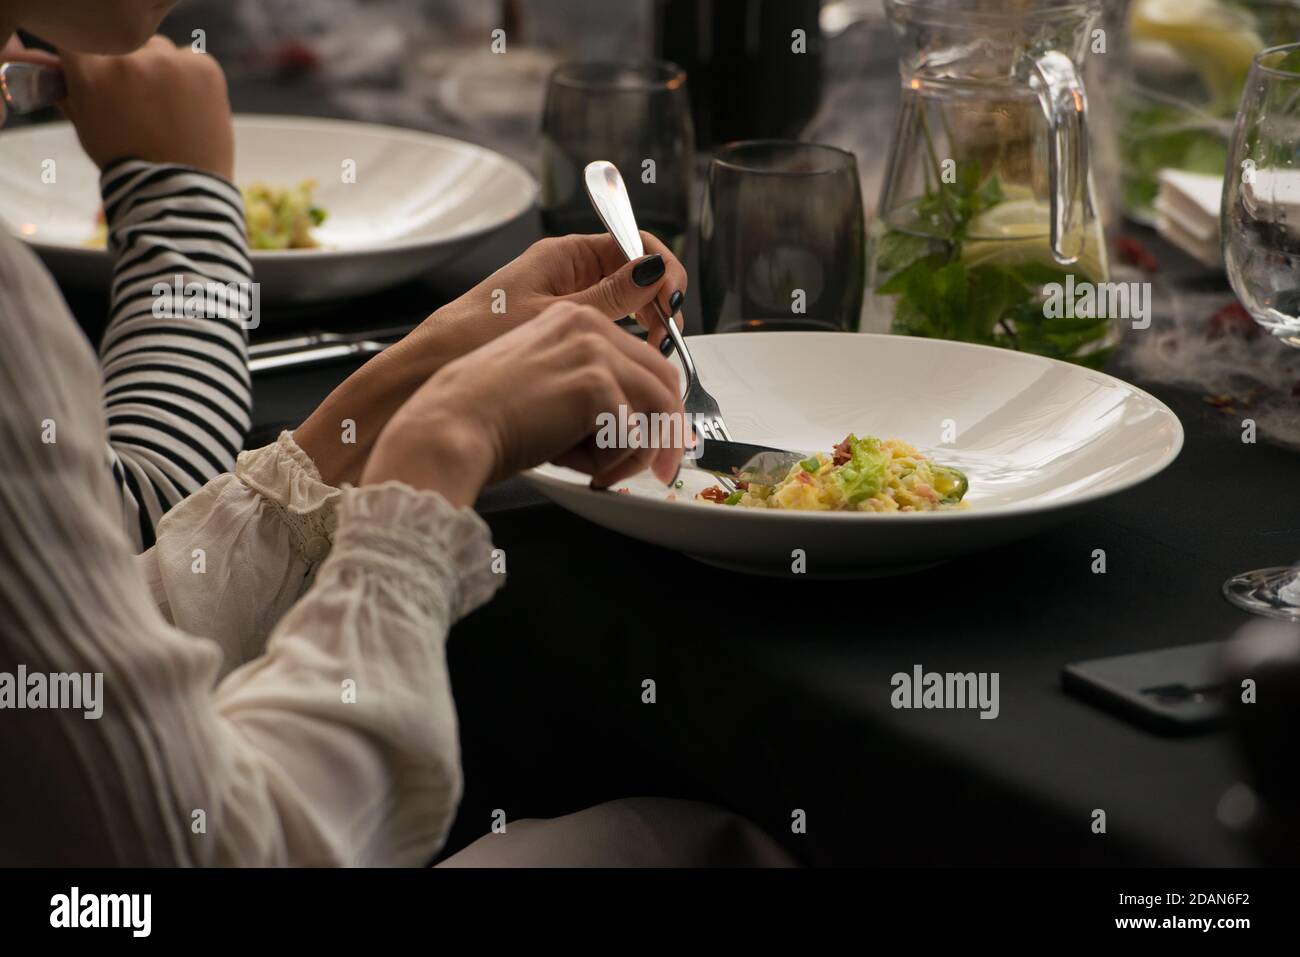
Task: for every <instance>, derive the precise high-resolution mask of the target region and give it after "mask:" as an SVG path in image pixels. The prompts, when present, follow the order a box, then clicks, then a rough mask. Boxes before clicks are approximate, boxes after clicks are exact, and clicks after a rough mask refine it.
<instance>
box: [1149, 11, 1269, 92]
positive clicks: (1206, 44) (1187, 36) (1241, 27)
mask: <svg viewBox="0 0 1300 957" xmlns="http://www.w3.org/2000/svg"><path fill="white" fill-rule="evenodd" d="M1128 27H1129V35H1130V36H1132V37H1133V38H1134V39H1138V40H1158V41H1160V42H1162V43H1166V44H1168V45H1169V46H1171V47H1173V49H1174V51H1175V52H1176V53H1178V55H1179V56H1180V57H1181V58H1182V59H1183V60H1184V61H1185V62H1186V63H1187V64H1188V65H1189V66H1191V67H1193V68H1194V69H1195V70H1196V71H1197V72H1198V73H1199V74H1200V75H1201V79H1202V81H1203V82H1204V83H1205V86H1206V88H1207V89H1208V90H1209V93H1210V95H1211V96H1212V97H1213V98H1214V99H1215V101H1216V104H1218V105H1220V106H1223V107H1227V106H1232V107H1235V106H1236V103H1237V98H1238V96H1239V95H1240V93H1241V87H1242V84H1244V83H1245V82H1246V73H1247V71H1249V70H1250V61H1251V60H1252V59H1253V58H1254V56H1255V54H1256V53H1258V52H1259V51H1260V50H1262V49H1263V48H1264V46H1265V44H1264V40H1263V39H1262V38H1261V37H1260V35H1259V33H1258V32H1256V30H1255V20H1254V18H1253V17H1252V16H1251V15H1250V13H1249V12H1247V11H1246V10H1244V9H1242V8H1240V7H1232V6H1228V5H1227V4H1225V3H1222V2H1220V0H1137V2H1136V3H1134V4H1133V7H1132V9H1131V10H1130V11H1129V21H1128Z"/></svg>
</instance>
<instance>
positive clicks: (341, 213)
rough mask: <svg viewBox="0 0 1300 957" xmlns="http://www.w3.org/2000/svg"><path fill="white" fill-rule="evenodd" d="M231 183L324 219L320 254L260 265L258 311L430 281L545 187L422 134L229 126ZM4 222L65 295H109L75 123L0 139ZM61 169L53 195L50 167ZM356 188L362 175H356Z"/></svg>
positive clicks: (295, 252) (343, 127)
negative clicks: (303, 196) (86, 291)
mask: <svg viewBox="0 0 1300 957" xmlns="http://www.w3.org/2000/svg"><path fill="white" fill-rule="evenodd" d="M235 154H236V155H235V181H236V182H237V183H239V184H240V185H241V186H246V185H248V184H250V183H254V182H264V183H267V184H269V185H272V186H289V185H293V184H296V183H298V182H300V181H302V180H304V179H315V180H316V181H317V184H318V185H317V189H316V199H317V202H318V203H319V205H320V206H322V207H324V208H325V209H326V211H327V212H328V219H327V220H326V222H325V223H324V224H323V225H322V226H320V227H319V228H318V229H317V230H316V231H315V235H316V238H317V239H318V240H319V241H320V243H321V244H322V248H320V249H291V250H271V251H254V252H253V254H252V261H253V269H254V273H255V279H256V280H257V281H258V282H260V283H261V284H262V285H261V296H262V301H263V302H264V303H268V304H275V305H283V304H292V303H307V302H321V301H327V300H331V299H341V298H349V297H353V296H358V295H362V294H364V293H368V292H374V291H376V290H379V289H383V288H385V287H387V286H391V285H394V284H396V283H399V282H402V281H404V280H407V279H411V278H413V277H415V276H417V275H420V274H422V273H426V272H428V271H429V270H433V269H436V268H437V267H438V266H439V265H440V264H442V263H445V262H447V261H448V260H450V259H451V258H453V257H454V256H457V255H459V254H460V253H462V252H464V251H465V250H466V249H467V248H468V247H469V246H471V245H472V244H473V243H474V242H475V241H477V240H479V239H482V238H483V237H485V236H487V235H488V234H490V233H492V232H493V231H495V230H497V229H499V228H501V227H502V226H504V225H505V224H507V223H509V222H510V221H511V220H513V219H515V218H516V217H518V216H520V215H522V214H523V213H524V212H526V211H527V210H528V209H529V208H530V207H531V206H532V205H533V203H534V202H535V200H536V196H537V183H536V181H535V180H534V179H533V178H532V176H531V175H529V173H528V172H527V171H526V170H525V169H524V168H523V167H522V166H520V165H519V164H518V163H516V162H514V161H513V160H510V159H507V158H506V157H504V156H501V155H500V154H499V153H494V152H492V151H491V150H487V149H483V148H482V147H479V146H474V145H473V144H470V143H463V142H461V141H459V140H454V139H449V138H447V137H445V136H435V135H433V134H430V133H422V132H418V131H415V130H404V129H396V128H394V127H387V126H376V125H373V124H369V123H353V122H348V121H345V120H322V119H304V118H299V117H289V116H237V117H235ZM0 156H2V157H3V159H4V161H3V162H2V163H0V219H2V220H4V221H5V223H6V224H7V225H8V226H9V228H10V229H11V230H13V231H14V232H15V233H17V234H18V235H19V236H21V237H22V238H23V239H25V240H27V242H29V243H31V245H32V246H33V247H34V248H35V249H36V251H37V252H38V253H39V254H40V255H41V257H42V258H43V259H44V260H45V261H46V263H47V265H48V266H49V267H50V270H51V271H52V272H53V273H54V274H55V276H56V277H57V278H58V279H59V280H60V281H62V282H70V283H73V284H78V285H96V286H101V287H102V286H106V285H107V283H108V281H109V273H110V269H111V263H110V261H109V256H108V253H106V252H105V251H104V250H102V249H94V248H89V247H87V246H86V240H87V239H88V238H90V236H91V235H92V234H93V232H94V228H95V217H96V214H97V212H98V210H99V208H100V196H99V171H98V170H97V169H96V168H95V166H94V164H93V163H91V161H90V159H89V158H88V157H87V156H86V155H85V153H83V152H82V150H81V148H80V146H79V145H78V143H77V137H76V133H75V132H74V131H73V129H72V127H71V126H70V125H69V124H67V123H50V124H44V125H41V126H34V127H29V128H25V129H19V130H13V131H9V132H5V133H0ZM50 158H54V159H55V160H56V167H55V169H56V176H57V179H56V180H55V182H54V183H48V182H45V178H43V177H42V175H41V172H42V168H43V167H42V164H43V163H44V162H45V161H46V160H48V159H50ZM353 174H355V175H353Z"/></svg>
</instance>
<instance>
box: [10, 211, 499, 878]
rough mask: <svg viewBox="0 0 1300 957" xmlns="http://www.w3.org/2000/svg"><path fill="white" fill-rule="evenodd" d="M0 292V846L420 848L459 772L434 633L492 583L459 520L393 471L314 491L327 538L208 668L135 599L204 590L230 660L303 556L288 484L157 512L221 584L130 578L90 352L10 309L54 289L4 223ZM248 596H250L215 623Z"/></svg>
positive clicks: (193, 641)
mask: <svg viewBox="0 0 1300 957" xmlns="http://www.w3.org/2000/svg"><path fill="white" fill-rule="evenodd" d="M0 290H3V291H5V292H6V293H12V294H13V295H12V298H11V299H10V303H11V304H16V307H15V308H11V309H3V310H0V340H3V341H4V342H5V343H6V345H5V348H3V349H0V449H3V450H4V457H5V480H4V481H3V482H0V767H2V768H4V773H5V779H6V781H11V782H15V786H12V787H3V788H0V866H4V865H10V866H11V865H16V864H40V865H47V866H48V865H60V864H71V865H81V866H91V865H106V864H107V865H112V864H130V865H171V864H220V865H243V864H300V865H301V864H383V865H404V864H408V865H418V864H423V863H426V862H427V861H428V860H429V859H430V858H431V857H432V856H433V854H434V853H435V852H436V851H437V849H438V847H439V846H440V845H441V843H442V841H443V840H444V838H445V834H446V831H447V828H448V826H449V824H450V822H451V820H452V816H453V814H454V810H455V807H456V803H457V799H458V797H459V794H460V788H461V773H460V762H459V751H458V746H457V729H456V716H455V706H454V703H453V701H452V697H451V690H450V686H449V681H448V675H447V666H446V659H445V653H444V643H445V640H446V636H447V631H448V629H449V628H450V626H451V625H452V624H453V623H454V622H455V621H456V619H457V618H458V616H460V615H462V614H465V613H466V612H468V611H469V610H470V609H472V608H473V607H474V606H475V605H476V604H478V603H479V602H481V601H483V600H485V599H486V598H487V597H488V596H489V595H490V594H491V593H492V592H493V590H494V589H495V588H496V587H497V585H498V584H499V583H500V576H497V575H493V574H492V573H491V567H490V566H491V543H490V541H489V539H488V533H487V527H486V525H485V524H484V523H483V521H482V519H480V518H479V517H478V516H477V515H475V514H474V512H473V511H472V510H471V509H468V508H461V509H456V508H453V507H452V506H451V505H449V504H448V503H447V502H446V500H445V499H443V498H441V497H440V496H439V495H437V494H435V493H430V492H424V493H419V492H415V491H412V490H411V489H410V488H408V487H406V486H402V485H397V484H387V485H383V486H379V487H372V488H363V489H347V490H344V491H342V492H337V493H335V492H329V491H326V492H325V493H324V494H325V495H326V496H332V501H334V519H333V532H332V534H333V540H334V543H333V547H332V549H330V554H329V557H328V558H326V559H325V560H324V561H322V562H320V564H319V566H315V572H314V582H313V583H312V584H311V585H310V586H309V587H308V589H307V591H306V593H305V594H304V595H303V597H302V598H301V599H300V600H299V601H297V603H296V604H292V607H291V608H290V609H289V611H288V612H287V614H285V615H284V617H283V618H282V619H281V620H280V621H279V622H278V623H277V624H275V626H274V628H273V630H272V631H271V634H270V637H269V639H268V640H267V642H266V646H265V649H264V651H263V653H262V654H261V655H259V656H256V657H252V658H251V660H247V661H246V662H245V663H243V664H242V665H240V666H239V667H238V668H236V669H235V670H234V671H233V672H231V673H230V674H229V675H228V676H227V677H225V679H224V680H220V681H218V674H219V672H220V670H221V668H222V658H223V652H222V647H221V646H220V645H218V644H217V643H216V642H214V641H213V640H210V639H208V638H205V637H198V636H195V635H193V634H188V633H187V632H186V631H183V630H181V629H180V628H177V627H175V626H173V625H172V624H170V623H169V622H168V621H167V620H166V619H165V618H164V617H163V615H161V614H160V613H159V610H158V606H157V604H156V603H155V594H161V595H163V596H164V597H165V598H166V600H167V602H168V603H169V605H170V610H171V613H172V614H173V615H178V614H179V615H181V616H182V617H189V618H192V619H194V620H196V621H197V620H198V618H199V617H200V616H201V615H202V614H204V612H203V610H202V609H203V607H205V606H203V605H201V604H193V603H194V602H202V601H204V600H207V601H208V602H209V604H208V605H207V606H206V607H207V608H208V609H209V610H211V609H217V610H216V611H212V612H211V613H212V614H213V615H215V616H216V617H217V618H218V619H221V620H218V621H212V622H211V623H210V624H211V630H213V631H215V632H217V633H219V634H222V635H225V636H226V640H227V641H228V642H229V643H233V644H236V645H239V647H240V651H241V656H242V657H249V656H248V655H247V654H246V653H247V651H248V650H249V648H252V647H256V646H257V644H258V641H257V639H256V635H257V632H258V630H259V629H261V628H263V627H267V626H269V624H270V622H271V620H272V619H273V617H274V612H273V611H272V610H271V609H272V608H274V607H275V606H276V605H277V604H278V603H286V604H287V603H290V602H291V596H292V595H293V593H294V592H295V591H296V590H297V589H298V588H299V587H300V584H301V583H300V581H299V577H300V576H301V577H302V578H305V577H307V576H309V575H311V572H310V571H309V570H308V571H304V570H303V569H304V568H306V567H307V563H306V562H305V561H304V562H303V568H298V566H297V565H296V564H295V563H296V562H298V561H299V559H297V558H290V557H289V556H290V551H291V549H292V548H294V547H296V545H295V543H296V542H298V541H299V540H300V533H301V534H306V531H304V530H312V529H315V528H317V527H318V526H315V525H313V524H312V521H310V520H309V521H307V522H306V524H304V525H302V526H301V528H300V527H299V526H298V525H297V524H296V523H298V521H299V518H300V516H299V515H298V514H297V513H296V512H294V511H293V508H294V503H295V502H298V503H299V504H300V505H301V504H302V503H303V502H308V501H314V499H313V498H312V495H311V494H308V495H307V496H306V497H305V498H304V497H302V496H301V495H297V494H296V493H293V492H292V491H291V492H290V494H289V496H288V497H287V498H284V497H283V496H281V497H280V498H277V497H276V496H275V495H266V494H263V492H261V491H259V490H258V488H257V483H258V475H260V474H261V473H260V471H259V470H258V469H257V468H255V467H251V466H250V467H246V468H245V469H244V471H243V474H242V476H236V477H235V478H234V479H232V480H225V481H224V482H222V481H220V480H218V482H217V483H214V484H213V485H212V486H210V487H209V491H210V492H212V493H213V496H214V497H213V498H212V499H211V503H210V504H211V507H210V508H208V507H206V506H205V507H202V508H196V509H195V510H193V511H192V512H191V511H189V510H185V509H183V510H182V511H181V512H180V513H178V514H180V515H184V514H187V512H188V519H187V520H186V521H185V522H184V523H181V522H180V521H179V519H178V523H177V529H178V531H177V534H178V535H179V536H180V537H178V538H177V539H176V543H177V544H176V545H175V546H174V547H172V551H173V552H175V553H177V554H182V553H183V554H185V555H190V554H191V553H192V552H193V550H194V549H195V548H202V547H205V546H204V544H203V542H207V547H209V548H210V549H212V550H214V551H215V552H216V553H217V554H215V555H213V554H209V555H208V559H207V568H208V572H206V573H203V574H205V575H211V574H212V573H213V571H214V570H215V571H216V573H217V574H216V575H215V576H214V577H212V578H205V579H204V580H205V581H208V582H210V583H216V582H222V583H224V586H223V587H224V588H225V589H227V591H226V593H224V594H218V595H217V596H216V597H213V598H208V599H204V598H203V597H202V595H201V594H200V590H199V589H197V586H192V585H187V586H185V587H182V586H181V585H179V584H178V582H179V581H180V580H181V579H180V573H179V571H178V570H177V568H176V567H175V566H174V565H173V564H172V563H171V561H170V560H169V559H166V558H164V559H162V560H160V561H159V565H158V569H159V583H160V585H159V587H160V588H161V591H159V592H156V593H155V594H151V592H150V588H149V586H148V584H147V583H146V581H145V579H144V577H142V576H141V574H140V566H139V565H137V564H136V559H135V556H134V555H133V553H132V547H131V542H130V540H129V538H128V536H127V534H126V532H125V531H124V529H123V527H122V521H121V509H120V502H119V500H118V496H117V491H116V488H115V486H114V483H113V479H112V472H111V471H110V469H108V468H107V467H106V462H105V452H104V449H105V441H106V438H105V427H104V412H103V407H102V405H101V401H100V396H99V375H98V368H97V366H96V362H95V358H94V354H93V353H92V352H91V350H90V348H89V345H88V344H87V343H86V341H85V339H84V338H83V337H82V336H81V334H80V332H79V331H78V330H77V329H76V327H75V326H74V325H73V322H72V320H71V318H70V317H69V316H68V315H67V313H66V311H62V310H45V309H39V308H34V307H33V304H35V303H38V302H39V303H44V302H50V301H56V302H57V293H56V292H55V290H54V289H53V285H52V283H51V282H50V280H49V277H48V275H46V274H45V273H44V272H43V270H41V268H40V266H39V265H38V264H37V263H36V261H35V259H34V257H33V256H32V255H31V253H30V252H29V251H27V250H24V249H21V248H20V247H19V246H18V244H17V243H16V242H15V241H14V240H13V239H11V238H10V237H8V236H4V235H0ZM265 454H266V462H268V463H278V462H281V461H282V460H281V459H279V458H278V453H265ZM290 455H291V457H292V453H290ZM249 461H250V460H249V459H246V460H245V464H246V466H247V465H248V463H249ZM252 461H253V464H254V465H256V464H257V462H259V461H261V460H260V459H258V458H257V456H256V454H254V456H253V457H252ZM300 464H303V463H300ZM276 467H277V468H278V467H279V466H278V465H277V466H276ZM267 468H270V465H267ZM293 474H294V475H297V476H299V477H300V478H301V477H302V476H303V475H307V476H308V477H309V476H310V472H309V471H308V470H306V469H305V468H304V469H300V470H298V471H297V472H293ZM300 491H301V489H300ZM315 491H316V492H320V489H316V490H315ZM325 508H328V506H325ZM268 509H269V510H270V511H268ZM319 514H320V513H318V512H315V511H313V509H311V508H305V509H304V510H303V511H302V515H307V516H311V515H319ZM271 516H276V517H278V518H279V520H280V524H279V525H277V524H275V522H273V521H271ZM182 529H183V530H184V531H183V533H182V532H181V530H182ZM295 529H297V531H294V530H295ZM232 530H233V531H232ZM241 530H242V531H241ZM190 535H194V536H197V537H196V538H194V539H193V540H192V542H191V541H182V539H185V538H186V537H187V536H190ZM259 542H260V543H261V544H257V543H259ZM214 543H216V544H215V545H214ZM221 543H224V544H221ZM186 544H188V545H190V547H189V549H188V550H185V549H184V545H186ZM191 561H193V559H192V558H191ZM235 562H238V563H240V564H241V565H243V566H245V567H241V568H239V569H235V568H233V567H232V563H235ZM164 566H165V568H164ZM187 568H188V565H187ZM187 573H188V572H187ZM194 577H196V578H198V577H200V575H198V574H196V575H195V576H194ZM259 577H265V578H266V580H267V585H266V586H265V587H264V588H263V587H262V586H259V587H258V588H257V589H253V587H252V583H253V582H255V581H256V580H257V579H258V578H259ZM214 589H215V586H214ZM240 589H246V591H245V592H243V593H242V594H241V592H240ZM254 595H260V596H262V598H263V599H264V600H266V601H267V604H266V605H264V606H262V607H261V608H252V609H250V610H248V612H247V615H246V618H245V619H244V620H242V621H239V622H235V623H232V621H233V619H229V618H222V616H223V615H232V614H235V609H236V608H237V607H238V606H239V604H240V600H241V598H244V599H249V601H248V602H247V603H248V604H250V605H252V604H255V602H253V601H252V600H251V599H252V597H253V596H254ZM180 596H184V600H183V601H182V600H181V598H180ZM267 596H270V597H269V598H268V597H267ZM182 606H183V610H180V611H178V609H181V608H182ZM20 677H21V683H20V682H19V680H18V679H19V678H20ZM37 678H39V679H40V682H39V683H38V682H36V679H37ZM74 691H76V692H77V694H76V695H75V696H74V695H73V692H74ZM38 692H39V693H38ZM20 695H21V696H22V699H23V701H24V702H25V704H24V705H23V706H19V705H18V704H17V697H18V696H20Z"/></svg>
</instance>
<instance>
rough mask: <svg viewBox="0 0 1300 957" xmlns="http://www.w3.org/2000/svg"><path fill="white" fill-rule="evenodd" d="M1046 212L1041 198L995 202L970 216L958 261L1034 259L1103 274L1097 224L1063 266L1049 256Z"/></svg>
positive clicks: (1068, 269) (1003, 263)
mask: <svg viewBox="0 0 1300 957" xmlns="http://www.w3.org/2000/svg"><path fill="white" fill-rule="evenodd" d="M1050 216H1051V207H1050V206H1049V205H1048V204H1047V203H1046V202H1044V201H1042V200H1038V199H1012V200H1008V201H1006V202H1003V203H998V204H997V205H996V206H994V207H992V208H991V209H989V210H986V211H985V212H983V213H981V214H980V215H978V216H976V217H975V218H974V219H973V220H971V224H970V228H969V229H968V230H967V231H966V240H965V241H964V242H963V243H962V247H961V261H962V264H963V265H965V266H966V268H968V269H973V268H975V267H976V266H1008V267H1012V266H1023V265H1026V264H1029V263H1036V264H1038V265H1041V266H1047V267H1049V268H1051V269H1057V270H1060V271H1061V272H1063V273H1065V272H1073V273H1075V274H1077V275H1079V276H1087V277H1091V278H1098V279H1100V278H1104V276H1105V271H1104V267H1103V264H1102V259H1101V242H1100V238H1099V236H1098V235H1097V230H1096V228H1095V227H1096V225H1097V224H1096V223H1095V222H1094V229H1093V230H1090V231H1089V233H1088V235H1087V237H1086V238H1085V239H1084V244H1083V254H1082V255H1081V256H1080V257H1079V261H1078V262H1077V263H1075V264H1074V265H1072V266H1063V265H1061V264H1060V263H1058V262H1057V261H1056V259H1055V257H1053V256H1052V243H1051V225H1050V224H1051V218H1050Z"/></svg>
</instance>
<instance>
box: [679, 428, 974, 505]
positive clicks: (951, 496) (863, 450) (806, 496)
mask: <svg viewBox="0 0 1300 957" xmlns="http://www.w3.org/2000/svg"><path fill="white" fill-rule="evenodd" d="M736 487H737V488H736V491H734V492H731V493H730V494H728V493H727V492H726V491H725V490H724V489H722V488H721V487H719V486H713V487H712V488H708V489H705V490H704V491H703V492H701V493H700V494H699V495H698V496H696V498H697V500H699V501H705V502H717V503H719V504H723V505H743V506H746V507H748V508H783V509H797V510H800V511H820V512H935V511H940V510H946V509H954V508H965V507H966V504H965V503H964V502H963V501H962V497H963V496H964V495H965V494H966V488H967V482H966V476H965V475H964V474H962V472H961V471H960V470H958V469H955V468H951V467H949V466H944V465H935V464H934V463H933V462H931V461H930V460H929V459H927V458H926V457H925V456H924V455H922V454H921V453H920V452H918V451H917V450H916V449H915V448H913V447H912V446H910V445H908V444H907V443H906V442H903V441H900V440H899V439H884V440H881V439H876V438H872V437H870V436H867V437H865V438H861V439H860V438H858V437H857V436H856V435H850V436H849V437H848V438H846V439H845V440H844V441H843V442H841V443H840V444H839V445H837V446H835V448H834V449H833V450H832V451H831V454H829V455H827V454H825V453H822V452H818V453H816V454H814V455H811V456H809V457H808V458H806V459H804V460H803V461H801V462H796V463H795V464H794V465H793V466H791V467H790V471H789V472H788V473H787V474H786V476H785V478H783V479H782V480H781V481H779V482H777V483H776V484H775V485H756V484H751V483H747V482H744V481H737V482H736Z"/></svg>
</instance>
